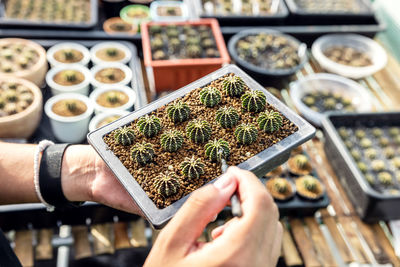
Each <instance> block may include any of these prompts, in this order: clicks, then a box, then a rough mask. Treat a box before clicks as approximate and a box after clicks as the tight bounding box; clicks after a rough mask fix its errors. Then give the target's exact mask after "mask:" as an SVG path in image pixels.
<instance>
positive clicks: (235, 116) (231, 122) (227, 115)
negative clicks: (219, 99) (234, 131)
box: [215, 107, 239, 128]
mask: <svg viewBox="0 0 400 267" xmlns="http://www.w3.org/2000/svg"><path fill="white" fill-rule="evenodd" d="M215 119H216V120H217V121H218V123H219V124H220V125H221V127H222V128H233V127H235V126H236V124H237V123H238V122H239V113H238V112H237V111H236V109H234V108H233V107H222V108H220V109H218V110H217V113H216V116H215Z"/></svg>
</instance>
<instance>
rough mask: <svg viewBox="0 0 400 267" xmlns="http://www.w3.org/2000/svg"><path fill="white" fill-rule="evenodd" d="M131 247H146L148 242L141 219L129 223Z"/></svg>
mask: <svg viewBox="0 0 400 267" xmlns="http://www.w3.org/2000/svg"><path fill="white" fill-rule="evenodd" d="M130 227H131V245H132V246H133V247H147V246H148V245H149V242H148V241H147V238H146V233H145V231H146V223H145V221H144V220H143V219H138V220H136V221H133V222H131V223H130Z"/></svg>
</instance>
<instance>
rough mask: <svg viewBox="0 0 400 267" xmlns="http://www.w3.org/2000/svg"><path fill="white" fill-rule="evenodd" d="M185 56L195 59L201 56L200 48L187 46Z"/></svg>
mask: <svg viewBox="0 0 400 267" xmlns="http://www.w3.org/2000/svg"><path fill="white" fill-rule="evenodd" d="M186 53H187V56H188V57H190V58H197V57H200V56H201V48H200V46H198V45H189V46H188V47H187V49H186Z"/></svg>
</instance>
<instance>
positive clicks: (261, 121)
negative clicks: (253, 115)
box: [257, 110, 283, 133]
mask: <svg viewBox="0 0 400 267" xmlns="http://www.w3.org/2000/svg"><path fill="white" fill-rule="evenodd" d="M257 123H258V126H259V127H260V129H261V130H263V131H264V132H270V133H272V132H275V131H278V130H279V129H280V128H281V127H282V124H283V118H282V116H281V115H280V113H279V112H276V111H273V110H270V111H266V112H262V113H261V114H260V116H259V117H258V119H257Z"/></svg>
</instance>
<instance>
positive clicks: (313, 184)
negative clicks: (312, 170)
mask: <svg viewBox="0 0 400 267" xmlns="http://www.w3.org/2000/svg"><path fill="white" fill-rule="evenodd" d="M303 186H304V188H305V189H306V190H307V191H310V192H316V191H317V189H318V184H317V181H316V179H315V178H314V177H312V176H305V177H303Z"/></svg>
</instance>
